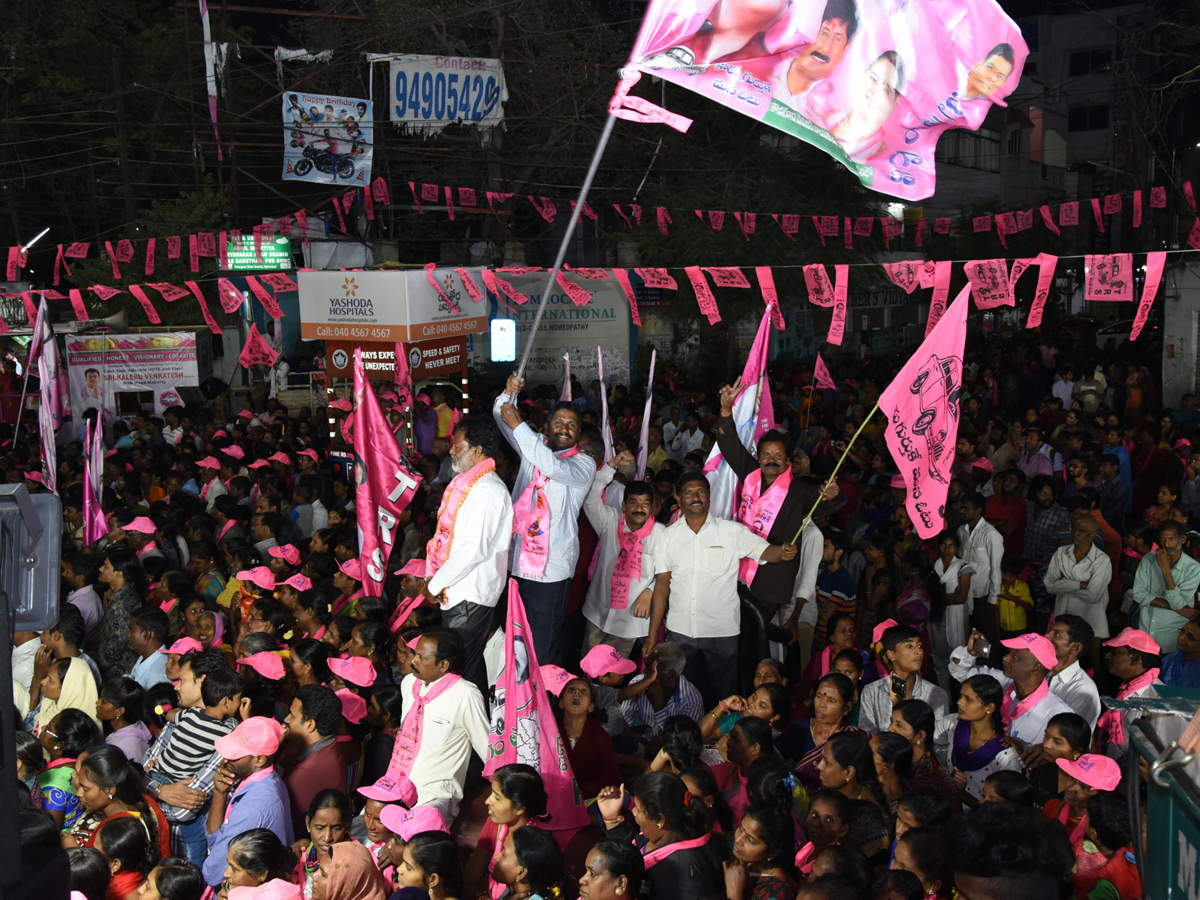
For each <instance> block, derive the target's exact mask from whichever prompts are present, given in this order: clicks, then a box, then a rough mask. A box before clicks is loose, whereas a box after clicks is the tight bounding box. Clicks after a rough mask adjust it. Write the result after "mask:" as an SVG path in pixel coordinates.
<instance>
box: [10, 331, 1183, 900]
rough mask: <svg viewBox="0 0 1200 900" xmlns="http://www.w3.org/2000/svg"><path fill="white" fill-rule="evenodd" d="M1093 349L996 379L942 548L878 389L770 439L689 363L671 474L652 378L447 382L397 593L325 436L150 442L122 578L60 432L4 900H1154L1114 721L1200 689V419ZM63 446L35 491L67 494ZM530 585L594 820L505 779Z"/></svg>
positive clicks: (985, 374)
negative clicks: (715, 470)
mask: <svg viewBox="0 0 1200 900" xmlns="http://www.w3.org/2000/svg"><path fill="white" fill-rule="evenodd" d="M1072 352H1078V351H1077V350H1075V351H1072V350H1071V349H1070V348H1067V349H1064V350H1062V351H1060V349H1059V348H1057V347H1055V346H1053V345H1050V344H1044V345H1041V346H1037V345H1034V344H1022V345H1019V346H1016V345H1010V346H1005V347H1004V348H1003V350H1001V349H1000V348H999V347H997V346H992V345H989V346H986V347H983V348H978V349H976V348H972V350H971V351H970V352H969V353H968V357H969V358H968V365H967V367H966V371H965V372H964V386H963V392H962V396H961V424H960V426H959V430H958V440H957V446H956V448H955V454H956V456H955V468H954V473H955V477H954V480H953V482H952V483H951V485H950V495H949V500H948V503H947V505H946V509H945V529H944V531H942V533H941V534H939V535H938V536H937V537H936V538H934V539H930V540H921V539H920V537H919V536H918V535H917V533H916V531H915V530H914V528H913V526H912V523H911V521H910V520H909V518H908V513H907V511H906V508H905V496H906V492H905V485H904V482H903V479H901V478H899V477H898V476H897V475H896V468H895V466H894V465H893V463H892V460H891V458H890V457H889V454H888V451H887V447H886V444H885V442H884V427H885V424H886V423H884V422H883V421H881V420H880V419H879V418H878V417H875V418H871V417H870V415H869V413H870V411H871V410H872V409H873V406H874V403H875V401H876V400H877V398H878V395H879V392H880V391H881V390H882V389H883V388H884V387H886V384H887V378H886V377H885V376H886V374H887V372H886V370H884V369H883V368H882V367H880V366H878V365H877V363H875V362H873V361H870V360H868V361H867V362H866V363H865V364H860V362H859V361H855V362H854V364H853V365H852V366H851V365H849V364H848V365H847V366H846V367H845V372H844V373H842V374H845V375H846V379H845V380H844V381H842V382H841V384H840V385H839V386H838V387H837V388H834V389H825V390H822V389H820V388H818V387H816V386H815V385H814V384H813V382H812V375H813V372H812V368H811V366H805V365H803V364H797V365H795V366H793V367H790V368H784V367H777V368H776V369H774V370H773V371H772V373H771V383H772V388H773V391H774V394H775V414H776V418H777V422H776V423H775V427H774V428H772V429H771V430H769V431H767V432H766V433H764V434H762V436H761V437H760V438H759V439H758V441H757V443H756V445H755V446H753V447H749V448H748V447H746V446H744V445H743V444H742V443H741V441H740V440H739V439H738V436H737V431H736V425H735V422H734V418H733V414H734V401H735V399H736V396H737V393H738V390H739V389H740V388H741V385H739V384H737V383H735V384H732V385H725V386H723V387H720V388H719V390H711V391H704V390H702V389H701V388H702V385H700V384H699V383H697V382H696V380H695V379H691V378H688V377H686V376H685V375H683V374H682V373H680V372H678V371H674V370H671V369H670V367H667V371H666V372H665V373H664V374H661V375H660V377H659V379H658V380H657V382H656V383H655V384H654V385H652V386H650V389H651V397H650V404H649V406H648V409H649V410H650V413H649V415H650V422H649V424H648V427H647V428H646V431H645V434H646V440H645V446H644V447H641V446H640V444H641V443H642V439H641V434H642V425H643V423H642V422H641V420H640V415H641V412H640V411H641V410H642V408H643V406H642V404H643V400H644V399H645V398H644V397H634V396H631V394H630V393H629V391H628V389H627V388H626V387H625V386H623V385H603V384H601V383H600V382H599V381H595V382H592V383H591V384H590V385H588V386H587V387H586V388H585V387H584V386H582V385H580V384H578V383H577V382H576V383H575V385H574V389H573V391H572V396H573V398H574V399H572V400H562V399H560V389H559V387H558V386H540V387H537V388H534V387H530V386H527V385H526V384H525V383H524V381H523V380H522V379H520V378H519V377H517V376H516V375H513V376H511V377H510V378H509V379H508V381H507V383H506V384H505V385H504V386H503V388H502V389H497V390H495V391H493V392H492V393H491V394H490V395H480V396H476V397H472V398H471V402H470V406H469V408H470V409H472V410H476V411H474V412H472V413H470V414H468V415H462V414H460V412H459V410H458V409H456V408H455V404H454V403H452V402H451V400H452V399H453V398H452V397H451V396H450V392H448V391H447V390H445V389H443V388H436V389H434V390H432V391H430V392H428V393H425V392H421V393H419V394H418V395H417V398H416V403H415V408H414V409H413V410H412V412H411V418H412V421H411V422H408V421H406V420H405V415H406V413H405V410H403V409H402V408H401V407H400V406H399V405H398V403H397V402H396V401H397V400H398V397H397V395H396V394H395V393H394V392H392V391H389V390H386V389H385V390H384V391H383V392H382V394H381V395H380V400H381V402H382V403H383V405H384V408H385V410H387V412H388V417H389V420H390V422H391V424H392V425H393V426H394V427H395V429H396V432H397V435H398V437H399V438H400V440H401V442H402V443H404V444H408V445H409V449H410V452H411V460H412V462H413V465H414V467H415V468H416V470H417V471H419V472H420V474H421V475H422V483H421V485H420V486H419V488H418V489H417V492H416V494H415V496H414V497H413V499H412V501H411V502H410V503H409V505H408V506H407V508H406V509H405V511H404V513H403V515H402V517H401V519H400V521H399V522H397V523H395V528H396V529H397V531H396V534H395V541H394V544H393V546H394V549H393V551H392V554H391V558H390V559H389V560H388V566H387V576H386V579H385V580H384V581H383V583H382V585H381V586H379V587H377V586H376V585H375V584H373V583H371V582H369V581H368V580H367V579H369V575H368V574H367V573H366V572H365V571H364V568H363V566H364V563H363V562H362V561H360V558H359V534H358V531H357V512H358V511H357V510H356V491H355V484H354V482H353V477H354V474H353V470H349V471H348V470H347V469H346V468H345V462H344V461H345V460H346V459H348V458H349V457H348V456H346V455H343V454H339V453H337V452H334V451H336V450H338V449H342V448H343V447H344V445H345V443H346V442H347V441H350V442H352V441H353V439H354V435H353V434H352V433H351V432H350V431H349V430H348V429H346V428H342V429H335V430H334V431H333V433H332V440H333V443H331V437H330V435H329V428H327V426H326V424H325V422H324V421H323V418H324V413H325V410H324V409H322V410H321V413H320V415H319V416H316V415H314V414H313V413H312V411H310V410H308V409H300V410H289V409H287V408H285V407H283V406H282V405H280V404H279V403H278V402H277V401H275V400H270V401H263V402H258V401H247V402H246V404H245V407H244V408H243V409H241V410H240V411H237V412H236V413H235V412H232V411H231V410H227V409H224V408H223V407H222V406H220V405H207V406H205V407H195V408H193V407H176V408H172V409H169V410H167V411H166V413H165V415H164V416H163V418H162V419H159V418H157V417H154V416H151V415H148V414H147V415H139V416H135V417H134V418H133V419H132V420H131V421H125V420H117V421H116V422H115V423H112V424H111V425H110V426H109V429H108V430H107V432H106V435H105V439H106V446H109V447H110V448H111V449H109V450H108V451H107V453H106V454H105V460H104V472H103V477H102V506H103V509H104V512H105V513H106V515H107V521H108V523H109V532H108V534H107V535H105V536H104V537H103V538H102V539H100V540H99V541H97V542H94V543H92V544H91V545H88V544H87V543H86V542H85V541H84V538H83V534H84V527H83V526H84V523H83V515H84V509H83V507H84V503H83V490H82V481H83V477H84V460H83V453H82V446H81V445H80V444H79V443H72V442H70V441H69V440H68V438H69V435H68V434H67V433H66V432H67V431H69V426H65V427H64V429H63V431H62V432H60V434H59V440H60V442H61V444H62V446H61V450H60V455H59V467H58V473H57V475H58V479H57V481H58V486H59V492H60V495H61V498H62V502H63V508H64V513H63V553H62V596H61V602H60V607H59V615H58V621H57V622H56V623H55V624H54V625H53V626H51V627H50V628H47V629H46V630H45V631H43V632H41V633H33V632H25V633H21V632H18V633H17V634H16V635H15V639H14V649H13V651H12V671H13V682H14V683H13V702H14V715H15V716H16V719H17V722H18V729H17V740H16V752H17V760H18V771H17V776H18V778H19V780H20V785H19V786H18V789H19V795H20V799H21V805H22V807H23V808H22V810H21V812H20V838H21V844H22V853H23V866H24V868H23V871H22V881H21V884H20V885H19V886H18V887H17V888H16V891H17V892H16V893H15V894H14V895H13V896H28V897H33V896H35V895H39V896H43V897H58V896H63V897H65V896H66V895H67V892H69V891H70V892H77V893H78V894H79V895H80V896H81V897H82V898H83V900H157V898H160V897H161V898H164V900H200V898H201V897H206V898H207V897H209V896H213V895H215V896H216V897H217V898H218V900H226V898H228V900H296V898H301V897H303V898H306V900H308V898H311V900H383V898H388V897H393V896H394V897H396V898H399V900H421V898H431V900H460V898H463V900H483V898H488V897H491V898H496V900H505V898H506V900H529V898H535V900H551V898H574V897H580V898H583V900H626V898H627V897H633V898H653V900H676V898H678V900H708V898H722V897H723V898H727V900H921V898H925V900H932V898H949V897H951V896H958V897H962V898H965V900H988V898H994V900H1007V898H1018V897H1020V898H1027V900H1052V898H1059V897H1074V898H1078V900H1136V898H1140V897H1141V896H1142V892H1141V876H1140V870H1139V860H1138V858H1137V856H1136V855H1135V853H1134V849H1133V848H1134V847H1135V846H1139V845H1140V843H1141V841H1140V834H1141V829H1142V823H1138V822H1131V821H1130V819H1129V816H1128V814H1127V796H1128V794H1129V793H1130V792H1136V791H1139V790H1141V789H1142V788H1141V787H1140V786H1139V784H1138V783H1136V782H1135V783H1130V781H1129V780H1128V779H1127V778H1126V776H1125V773H1126V772H1130V771H1134V772H1136V770H1137V767H1136V765H1134V766H1133V767H1132V769H1131V768H1129V767H1127V766H1125V765H1124V763H1125V761H1126V760H1127V759H1128V758H1129V757H1130V755H1131V754H1136V752H1137V751H1136V750H1135V749H1134V748H1133V745H1132V741H1133V735H1134V734H1135V732H1136V730H1137V729H1138V727H1139V719H1140V717H1141V714H1140V713H1139V711H1137V710H1135V709H1123V710H1117V709H1110V708H1106V705H1105V700H1106V699H1109V698H1118V699H1130V698H1138V697H1142V696H1152V695H1153V694H1154V690H1155V686H1156V685H1159V684H1169V685H1180V686H1185V687H1197V686H1200V610H1198V609H1197V607H1196V605H1195V601H1196V593H1197V589H1198V588H1200V561H1197V560H1198V557H1200V533H1198V532H1197V531H1196V530H1195V529H1194V528H1193V522H1196V521H1198V518H1197V517H1200V480H1198V479H1200V445H1198V449H1197V450H1196V451H1195V452H1193V450H1192V445H1191V440H1192V439H1193V436H1194V435H1195V433H1196V429H1197V426H1200V412H1198V411H1197V408H1196V402H1195V398H1194V397H1193V396H1191V395H1188V396H1186V397H1184V398H1182V401H1181V404H1180V406H1179V407H1178V408H1176V409H1164V408H1163V407H1162V405H1161V404H1160V402H1159V400H1158V398H1157V397H1156V396H1155V395H1154V389H1153V379H1152V378H1151V377H1150V375H1149V373H1148V372H1146V371H1145V370H1143V369H1141V368H1140V367H1138V366H1134V365H1130V366H1127V367H1122V366H1120V365H1119V364H1117V363H1115V362H1106V363H1105V364H1104V365H1102V366H1097V365H1094V364H1093V363H1092V361H1090V360H1084V359H1081V358H1072ZM1001 354H1003V355H1001ZM834 369H835V372H836V371H838V366H837V364H836V362H835V366H834ZM714 387H715V386H714ZM605 401H606V402H605ZM350 408H351V404H350V403H349V401H346V400H339V401H336V402H334V403H333V404H331V407H330V410H329V414H330V415H332V416H338V417H343V418H344V417H346V416H347V415H348V414H349V411H350ZM605 408H606V409H607V415H608V417H609V422H610V429H611V433H610V435H609V436H608V437H607V439H606V436H605V435H604V433H603V432H602V430H601V427H600V425H601V423H602V419H603V417H604V416H605V412H604V410H605ZM864 420H865V425H864ZM860 426H863V427H861V428H860ZM856 433H857V434H858V437H857V440H855V441H853V443H852V445H850V446H847V445H848V444H849V443H850V441H851V437H852V436H853V435H855V434H856ZM37 446H38V445H37V435H36V433H26V434H21V435H16V436H15V439H14V440H13V442H12V443H11V444H9V445H8V447H7V448H6V449H5V450H4V451H3V455H0V474H2V476H3V477H4V480H6V481H8V482H13V481H18V480H24V482H25V485H26V487H27V488H28V489H29V490H30V491H33V492H36V491H39V490H43V489H44V488H43V481H44V479H43V477H42V475H41V472H40V470H39V461H38V449H37ZM714 446H715V447H716V448H717V449H719V451H720V453H721V456H722V458H723V460H724V464H725V465H728V466H729V467H730V468H731V469H732V470H733V472H734V473H736V475H737V477H738V479H739V484H740V488H739V493H738V496H737V498H735V502H734V503H733V505H732V507H731V508H730V509H722V510H718V509H715V508H714V500H713V491H712V489H711V486H710V482H709V480H708V478H707V477H706V476H705V474H704V472H703V468H704V464H705V462H706V460H707V459H708V458H709V456H710V452H711V451H712V449H713V448H714ZM639 450H641V454H639ZM639 455H640V456H642V457H643V458H644V466H645V468H644V470H640V469H639V461H638V460H639ZM843 455H844V456H845V460H844V462H843V463H842V465H841V467H840V469H839V470H838V471H837V477H836V478H833V479H831V478H830V477H829V476H830V473H831V472H832V471H833V469H834V467H835V465H837V463H838V462H839V460H841V459H842V457H843ZM510 579H511V580H512V581H513V582H515V584H516V587H517V590H518V593H519V596H520V598H521V601H522V603H523V605H524V608H525V612H526V615H527V618H528V622H529V629H530V634H529V640H530V641H531V642H532V645H533V649H534V651H535V654H536V660H537V662H538V664H539V665H540V666H541V668H542V671H543V676H544V679H543V680H544V683H545V684H546V685H547V686H551V687H552V690H553V693H554V694H555V695H556V696H554V697H553V698H552V702H553V704H554V706H555V708H556V709H557V711H558V718H559V721H558V722H557V728H558V731H559V734H560V735H561V737H562V740H563V742H564V745H565V748H566V753H567V758H568V759H569V761H570V765H571V770H572V773H573V777H574V789H573V793H574V797H573V798H568V802H572V801H573V802H575V803H577V804H578V803H582V804H583V805H584V806H585V808H586V811H587V820H586V824H585V825H583V826H582V827H578V826H574V825H573V826H572V827H571V828H563V827H561V826H560V827H556V823H555V821H554V817H553V816H552V815H549V814H548V809H550V808H553V807H554V806H555V803H554V797H553V791H554V790H555V788H554V783H552V782H551V780H548V779H544V778H543V774H544V773H543V772H542V771H541V770H540V769H539V765H538V759H537V754H536V752H535V753H534V758H533V759H532V762H533V764H532V765H531V764H527V763H513V764H509V765H504V766H502V767H500V768H498V769H496V770H495V771H492V772H491V773H490V775H489V776H487V777H485V776H483V775H482V769H483V762H484V761H485V760H486V759H487V758H488V757H489V752H490V750H491V749H493V748H492V746H491V745H492V744H494V742H496V741H500V742H501V744H503V742H504V741H505V740H507V739H508V736H507V734H506V733H505V732H504V730H503V722H502V721H497V716H496V715H495V714H494V711H493V703H494V699H495V698H494V697H493V694H494V690H495V687H496V685H498V684H500V683H501V676H502V670H503V669H504V667H505V665H506V653H505V621H506V617H505V615H504V607H505V604H506V603H507V602H508V597H509V591H508V586H509V583H510ZM380 592H381V594H380ZM751 610H753V615H751V614H750V612H751ZM744 611H745V612H746V613H747V615H746V616H743V612H744ZM749 647H768V648H769V649H768V651H767V652H766V655H763V654H762V653H757V654H755V653H752V651H749V650H748V648H749ZM499 719H500V720H502V719H503V716H502V715H501V716H499ZM541 762H542V763H545V762H546V761H545V760H541ZM48 891H49V893H47V892H48Z"/></svg>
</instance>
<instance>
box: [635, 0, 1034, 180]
mask: <svg viewBox="0 0 1200 900" xmlns="http://www.w3.org/2000/svg"><path fill="white" fill-rule="evenodd" d="M1028 55H1029V48H1028V47H1027V46H1026V44H1025V41H1024V40H1023V39H1022V37H1021V31H1020V29H1019V28H1018V27H1017V25H1016V23H1015V22H1013V20H1012V19H1010V18H1009V17H1008V15H1007V14H1006V13H1005V12H1004V11H1003V10H1002V9H1001V8H1000V6H999V4H998V3H996V2H995V0H938V2H936V3H930V2H923V3H922V2H917V0H825V2H823V3H820V2H818V3H795V2H792V0H652V2H651V3H650V5H649V7H648V9H647V11H646V16H645V19H644V20H643V22H642V28H641V31H640V33H639V35H638V40H637V43H636V44H635V46H634V48H633V52H632V54H631V55H630V59H629V62H628V64H627V65H628V68H627V69H626V72H625V75H626V80H625V81H624V82H623V84H622V88H621V89H619V90H618V96H617V98H616V99H617V106H618V108H619V107H620V106H621V105H622V104H624V106H625V107H626V108H627V109H629V110H639V111H644V109H645V108H646V107H647V106H649V104H648V102H647V101H645V100H642V99H640V98H635V97H629V98H626V97H625V92H626V91H627V90H628V86H629V85H630V84H631V82H632V81H633V80H636V78H637V72H645V73H648V74H650V75H654V76H656V77H659V78H663V79H666V80H667V81H670V82H672V83H674V84H678V85H680V86H682V87H685V88H688V89H689V90H692V91H695V92H697V93H699V94H701V95H703V96H705V97H707V98H709V99H710V100H714V101H716V102H718V103H720V104H722V105H724V106H728V107H729V108H731V109H734V110H737V111H738V112H740V113H743V114H745V115H747V116H751V117H752V118H754V119H757V120H759V121H761V122H763V123H765V124H767V125H770V126H771V127H773V128H777V129H779V130H780V131H784V132H786V133H788V134H791V135H793V136H795V137H797V138H799V139H801V140H803V141H805V142H807V143H809V144H812V145H813V146H815V147H818V148H820V149H822V150H824V151H825V152H826V153H828V154H829V155H831V156H832V157H834V158H835V159H837V160H838V161H839V162H841V163H842V164H843V165H845V166H846V167H847V168H848V169H850V171H851V172H853V173H854V174H855V175H857V176H858V178H859V179H860V180H861V181H862V183H863V184H864V185H866V186H867V187H870V188H872V189H873V190H876V191H880V192H882V193H885V194H890V195H892V196H894V197H899V198H901V199H904V200H920V199H922V198H925V197H929V196H930V195H932V194H933V192H934V188H935V172H934V149H935V146H936V144H937V140H938V137H939V136H940V135H941V133H942V132H943V131H945V130H946V129H948V128H965V129H969V130H975V129H977V128H979V126H980V125H981V124H982V122H983V119H984V116H986V115H987V113H988V110H989V109H990V108H991V106H992V104H993V103H995V104H998V105H1000V106H1003V105H1005V104H1004V98H1005V97H1007V96H1008V95H1009V94H1011V93H1012V91H1013V90H1014V89H1015V88H1016V86H1017V83H1018V81H1019V80H1020V77H1021V70H1022V67H1023V66H1024V63H1025V58H1026V57H1027V56H1028ZM631 76H632V77H631ZM619 114H620V112H618V115H619ZM628 117H629V118H635V119H637V118H639V116H638V113H637V112H631V113H629V115H628ZM669 118H670V114H667V115H666V116H665V117H663V118H660V119H658V121H668V120H669ZM641 120H642V121H654V119H647V118H644V117H643V118H641Z"/></svg>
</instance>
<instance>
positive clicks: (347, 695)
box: [334, 688, 367, 725]
mask: <svg viewBox="0 0 1200 900" xmlns="http://www.w3.org/2000/svg"><path fill="white" fill-rule="evenodd" d="M334 693H335V694H337V698H338V700H340V701H342V717H343V718H344V719H345V720H346V721H347V722H350V723H351V724H353V725H357V724H358V723H359V722H361V721H362V720H363V719H365V718H366V717H367V701H366V700H364V699H363V698H362V697H360V696H358V694H356V693H354V691H351V690H348V689H347V688H342V689H341V690H340V691H334Z"/></svg>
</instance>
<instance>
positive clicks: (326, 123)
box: [283, 91, 375, 187]
mask: <svg viewBox="0 0 1200 900" xmlns="http://www.w3.org/2000/svg"><path fill="white" fill-rule="evenodd" d="M374 140H375V136H374V125H373V110H372V104H371V101H370V100H363V99H360V98H358V97H339V96H335V95H333V94H305V93H301V92H298V91H287V92H285V93H284V95H283V180H284V181H310V182H313V183H315V184H338V185H343V184H344V185H347V186H349V187H363V186H365V185H368V184H370V182H371V156H372V150H373V147H374Z"/></svg>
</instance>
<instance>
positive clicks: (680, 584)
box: [645, 471, 797, 707]
mask: <svg viewBox="0 0 1200 900" xmlns="http://www.w3.org/2000/svg"><path fill="white" fill-rule="evenodd" d="M678 493H679V508H680V511H681V513H682V515H681V516H680V518H679V519H678V521H676V522H675V523H674V524H673V525H671V526H669V527H668V528H667V530H666V533H665V535H664V537H663V541H662V543H661V548H662V549H661V552H660V553H659V554H658V557H657V559H656V565H657V567H658V572H659V573H660V574H665V575H666V576H667V577H666V578H664V579H659V580H656V582H655V587H654V597H653V600H652V608H651V612H650V632H649V637H647V639H646V647H645V650H646V652H649V651H650V650H651V649H653V646H654V640H655V637H656V635H657V634H658V628H659V625H661V624H664V618H665V625H666V634H667V640H668V641H671V642H673V643H675V644H678V645H679V646H680V648H681V649H682V650H683V652H684V654H685V655H686V656H687V659H688V665H687V670H686V672H685V674H687V676H688V679H689V680H690V681H692V682H693V683H698V684H699V685H700V686H701V693H702V694H703V693H704V685H705V684H707V689H708V693H707V695H705V698H704V699H705V702H706V703H708V705H709V706H710V707H711V706H714V705H715V704H716V702H717V700H719V699H721V698H724V697H728V696H729V695H731V694H734V693H736V692H737V688H738V635H739V634H740V633H741V627H742V610H741V605H740V604H741V601H740V599H739V597H738V591H737V576H738V563H739V562H740V560H741V559H742V558H749V559H756V560H759V561H760V563H775V562H783V561H787V560H791V559H795V558H796V552H797V551H796V546H795V545H794V544H784V545H782V546H779V545H772V544H769V543H767V541H766V540H764V539H763V538H761V537H759V536H758V535H756V534H755V533H754V532H753V531H751V530H750V529H749V528H747V527H746V526H745V525H743V524H742V523H741V522H731V521H729V520H728V519H718V518H716V517H715V516H710V515H709V514H708V504H709V486H708V479H707V478H706V477H705V476H704V474H703V473H702V472H700V471H692V472H688V473H684V475H683V476H682V477H681V478H680V480H679V485H678Z"/></svg>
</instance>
